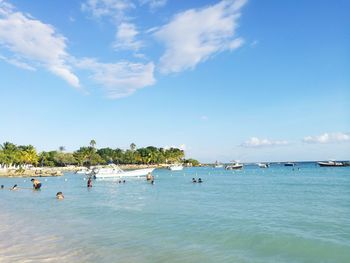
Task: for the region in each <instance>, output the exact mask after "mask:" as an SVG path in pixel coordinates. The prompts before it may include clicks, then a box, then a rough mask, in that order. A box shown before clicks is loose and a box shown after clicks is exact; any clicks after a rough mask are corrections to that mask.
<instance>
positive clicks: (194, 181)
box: [192, 177, 203, 183]
mask: <svg viewBox="0 0 350 263" xmlns="http://www.w3.org/2000/svg"><path fill="white" fill-rule="evenodd" d="M192 183H203V181H202V178H200V177H199V178H198V180H196V178H192Z"/></svg>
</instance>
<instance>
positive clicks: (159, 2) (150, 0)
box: [139, 0, 167, 9]
mask: <svg viewBox="0 0 350 263" xmlns="http://www.w3.org/2000/svg"><path fill="white" fill-rule="evenodd" d="M139 2H140V4H141V5H149V7H150V8H151V9H156V8H159V7H162V6H165V5H166V3H167V0H140V1H139Z"/></svg>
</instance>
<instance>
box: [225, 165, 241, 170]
mask: <svg viewBox="0 0 350 263" xmlns="http://www.w3.org/2000/svg"><path fill="white" fill-rule="evenodd" d="M242 168H243V165H229V166H226V170H238V169H242Z"/></svg>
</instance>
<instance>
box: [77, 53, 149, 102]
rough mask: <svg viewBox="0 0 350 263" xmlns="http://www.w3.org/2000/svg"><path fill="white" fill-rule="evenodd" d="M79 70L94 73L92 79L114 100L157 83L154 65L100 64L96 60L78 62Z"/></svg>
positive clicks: (129, 63)
mask: <svg viewBox="0 0 350 263" xmlns="http://www.w3.org/2000/svg"><path fill="white" fill-rule="evenodd" d="M77 66H78V67H79V68H82V69H85V70H88V71H91V72H92V79H93V80H94V81H95V82H96V83H98V84H100V85H102V86H103V87H104V89H105V90H106V92H107V94H108V97H110V98H112V99H116V98H121V97H126V96H129V95H131V94H133V93H134V92H135V91H136V90H138V89H142V88H144V87H146V86H151V85H153V84H154V83H155V79H154V75H153V74H154V64H153V63H152V62H149V63H147V64H141V63H131V62H126V61H125V62H118V63H100V62H98V61H96V60H94V59H83V60H80V61H78V62H77Z"/></svg>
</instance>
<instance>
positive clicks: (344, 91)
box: [0, 0, 350, 162]
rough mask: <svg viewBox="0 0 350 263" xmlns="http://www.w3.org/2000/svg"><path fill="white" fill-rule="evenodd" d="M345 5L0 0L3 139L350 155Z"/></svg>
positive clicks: (216, 156) (214, 153)
mask: <svg viewBox="0 0 350 263" xmlns="http://www.w3.org/2000/svg"><path fill="white" fill-rule="evenodd" d="M348 10H350V3H349V2H348V1H341V0H339V1H334V2H330V1H326V0H324V1H322V0H321V1H311V0H310V1H278V0H267V1H257V0H248V1H244V0H223V1H214V0H210V1H209V0H201V1H199V0H196V1H174V0H133V1H124V0H79V1H78V0H76V1H73V0H64V1H62V0H60V1H59V0H54V1H39V0H32V1H20V0H0V72H1V85H0V97H1V103H0V119H1V121H0V142H4V141H12V142H14V143H17V144H33V145H35V146H36V147H37V148H38V150H52V149H57V148H58V147H59V146H60V145H64V146H65V147H66V148H67V150H75V149H77V148H78V147H79V146H81V145H87V144H88V142H89V141H90V139H92V138H94V139H95V140H96V141H97V146H98V147H106V146H110V147H113V148H115V147H120V148H127V147H128V146H129V145H130V143H132V142H134V143H136V145H137V146H139V147H142V146H148V145H154V146H158V147H166V146H168V147H170V146H176V147H182V148H183V149H185V151H186V154H187V156H188V157H194V158H198V159H199V160H201V161H203V162H209V161H215V160H219V161H230V160H234V159H236V160H241V161H247V162H248V161H249V162H251V161H289V160H290V161H293V160H319V159H350V150H349V149H350V74H349V69H350V35H349V28H350V17H349V16H348Z"/></svg>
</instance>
